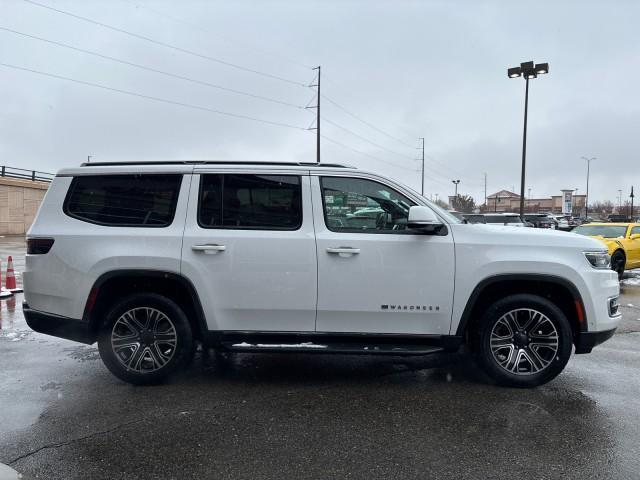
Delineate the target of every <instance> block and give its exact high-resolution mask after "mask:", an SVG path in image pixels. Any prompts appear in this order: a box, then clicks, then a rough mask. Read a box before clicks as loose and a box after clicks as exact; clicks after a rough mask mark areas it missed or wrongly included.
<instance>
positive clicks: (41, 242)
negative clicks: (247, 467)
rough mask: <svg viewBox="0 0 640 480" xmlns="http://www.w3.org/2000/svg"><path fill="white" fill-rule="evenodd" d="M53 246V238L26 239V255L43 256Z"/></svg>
mask: <svg viewBox="0 0 640 480" xmlns="http://www.w3.org/2000/svg"><path fill="white" fill-rule="evenodd" d="M52 246H53V238H27V254H29V255H44V254H45V253H49V250H51V247H52Z"/></svg>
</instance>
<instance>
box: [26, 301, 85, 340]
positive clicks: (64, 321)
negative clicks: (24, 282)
mask: <svg viewBox="0 0 640 480" xmlns="http://www.w3.org/2000/svg"><path fill="white" fill-rule="evenodd" d="M22 312H23V313H24V318H25V320H26V321H27V325H29V327H31V329H33V330H35V331H36V332H40V333H45V334H47V335H53V336H54V337H60V338H66V339H67V340H73V341H75V342H81V343H86V344H88V345H91V344H92V343H94V342H95V341H96V335H95V332H93V331H92V330H91V328H90V326H89V322H85V321H83V320H79V319H77V318H69V317H63V316H61V315H55V314H53V313H45V312H40V311H38V310H33V309H31V308H30V307H29V305H28V304H26V303H23V304H22Z"/></svg>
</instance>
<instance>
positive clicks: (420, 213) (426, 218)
mask: <svg viewBox="0 0 640 480" xmlns="http://www.w3.org/2000/svg"><path fill="white" fill-rule="evenodd" d="M443 227H444V223H442V220H440V219H439V218H438V217H437V215H436V214H435V213H433V210H431V209H430V208H429V207H423V206H422V205H415V206H413V207H410V208H409V218H408V219H407V228H408V229H410V230H417V231H420V232H422V233H429V234H432V235H433V234H438V233H439V232H440V230H441V229H442V228H443Z"/></svg>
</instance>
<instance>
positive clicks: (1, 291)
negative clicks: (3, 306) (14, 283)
mask: <svg viewBox="0 0 640 480" xmlns="http://www.w3.org/2000/svg"><path fill="white" fill-rule="evenodd" d="M1 285H2V261H1V260H0V298H7V297H11V296H13V292H11V291H9V290H7V289H6V288H4V287H2V286H1Z"/></svg>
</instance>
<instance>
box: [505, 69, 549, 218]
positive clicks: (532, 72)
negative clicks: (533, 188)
mask: <svg viewBox="0 0 640 480" xmlns="http://www.w3.org/2000/svg"><path fill="white" fill-rule="evenodd" d="M545 73H549V64H548V63H536V64H535V65H534V64H533V62H523V63H521V64H520V66H519V67H513V68H509V69H508V70H507V75H508V77H509V78H517V77H524V79H525V82H526V87H525V92H524V130H523V134H522V173H521V174H520V216H522V215H524V177H525V167H526V159H527V110H528V108H529V80H531V79H534V78H536V77H537V76H538V75H543V74H545Z"/></svg>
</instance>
